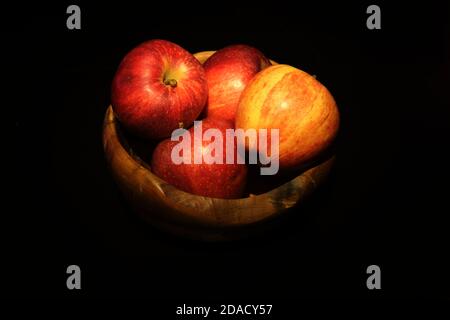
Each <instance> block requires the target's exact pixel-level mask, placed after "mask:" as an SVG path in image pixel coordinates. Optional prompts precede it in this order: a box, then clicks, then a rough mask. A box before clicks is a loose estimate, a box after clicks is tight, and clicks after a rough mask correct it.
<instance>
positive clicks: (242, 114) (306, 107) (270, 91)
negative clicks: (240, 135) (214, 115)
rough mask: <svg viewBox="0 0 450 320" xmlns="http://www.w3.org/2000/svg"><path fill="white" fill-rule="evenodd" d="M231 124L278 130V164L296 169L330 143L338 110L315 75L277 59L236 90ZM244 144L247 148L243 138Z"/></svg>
mask: <svg viewBox="0 0 450 320" xmlns="http://www.w3.org/2000/svg"><path fill="white" fill-rule="evenodd" d="M235 126H236V128H237V129H238V128H240V129H243V130H247V129H250V128H251V129H257V130H258V129H263V128H264V129H267V130H269V129H278V130H279V141H277V143H278V149H279V165H280V169H296V168H300V167H304V166H305V165H308V163H310V162H311V161H313V160H315V159H317V157H318V156H320V155H321V154H322V153H323V152H324V151H325V150H327V148H328V147H329V146H330V145H331V143H332V142H333V141H334V139H335V137H336V135H337V132H338V129H339V112H338V109H337V106H336V102H335V101H334V99H333V96H332V95H331V93H330V92H329V91H328V90H327V88H326V87H325V86H324V85H322V84H321V83H320V82H319V81H318V80H316V78H315V77H313V76H311V75H309V74H308V73H306V72H304V71H301V70H299V69H296V68H294V67H291V66H288V65H282V64H279V65H276V66H271V67H269V68H267V69H265V70H263V71H261V72H259V73H258V74H257V75H256V76H255V77H254V78H253V79H252V80H251V81H250V83H249V84H248V85H247V87H246V88H245V90H244V91H243V92H242V94H241V99H240V101H239V106H238V111H237V115H236V125H235ZM246 147H247V148H251V147H250V146H249V145H248V143H247V144H246ZM267 149H268V150H271V147H270V146H268V147H267Z"/></svg>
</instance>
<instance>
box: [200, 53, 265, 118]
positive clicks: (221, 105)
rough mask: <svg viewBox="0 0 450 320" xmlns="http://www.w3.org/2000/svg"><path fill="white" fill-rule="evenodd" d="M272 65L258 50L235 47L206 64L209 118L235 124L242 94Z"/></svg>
mask: <svg viewBox="0 0 450 320" xmlns="http://www.w3.org/2000/svg"><path fill="white" fill-rule="evenodd" d="M270 65H271V63H270V61H269V59H267V58H266V57H265V56H264V54H263V53H262V52H261V51H259V50H258V49H256V48H253V47H250V46H247V45H231V46H228V47H225V48H223V49H221V50H219V51H217V52H216V53H214V54H213V55H212V56H211V57H210V58H209V59H208V60H206V62H205V63H204V65H203V66H204V68H205V73H206V79H207V81H208V87H209V94H208V105H207V107H206V116H207V117H208V118H220V119H225V120H229V121H233V122H234V119H235V116H236V110H237V106H238V103H239V98H240V96H241V93H242V91H243V90H244V89H245V87H246V85H247V84H248V83H249V81H250V80H251V79H252V78H253V77H254V76H255V74H257V73H258V72H259V71H261V70H263V69H264V68H266V67H268V66H270Z"/></svg>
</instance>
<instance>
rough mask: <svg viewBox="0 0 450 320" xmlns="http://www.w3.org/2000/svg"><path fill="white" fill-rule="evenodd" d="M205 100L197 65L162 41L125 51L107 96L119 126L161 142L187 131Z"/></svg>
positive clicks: (203, 81) (202, 75) (204, 86)
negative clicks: (184, 129) (185, 129)
mask: <svg viewBox="0 0 450 320" xmlns="http://www.w3.org/2000/svg"><path fill="white" fill-rule="evenodd" d="M207 97H208V86H207V83H206V77H205V71H204V70H203V68H202V66H201V64H200V63H199V61H198V60H197V59H195V58H194V56H193V55H192V54H190V53H189V52H187V51H186V50H185V49H183V48H182V47H180V46H179V45H177V44H175V43H172V42H169V41H165V40H150V41H147V42H144V43H142V44H140V45H139V46H137V47H136V48H134V49H133V50H131V51H130V52H129V53H128V54H127V55H126V56H125V58H123V60H122V62H121V63H120V65H119V68H118V70H117V72H116V74H115V76H114V79H113V83H112V90H111V102H112V106H113V109H114V112H115V114H116V116H117V117H118V118H119V119H120V122H121V123H122V125H123V126H124V127H125V128H126V129H128V130H129V131H131V132H132V133H134V134H136V135H138V136H141V137H143V138H147V139H160V138H166V137H169V136H170V134H171V133H172V131H173V130H175V129H177V128H179V127H185V128H187V127H189V126H190V125H191V124H192V123H193V121H194V120H195V119H196V118H197V117H198V116H199V114H200V113H201V111H202V110H203V108H204V107H205V104H206V100H207Z"/></svg>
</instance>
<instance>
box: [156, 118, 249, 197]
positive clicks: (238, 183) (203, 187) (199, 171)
mask: <svg viewBox="0 0 450 320" xmlns="http://www.w3.org/2000/svg"><path fill="white" fill-rule="evenodd" d="M200 126H201V127H200ZM232 127H233V123H232V122H229V121H225V120H220V119H206V120H204V121H202V122H201V124H199V125H198V132H199V134H201V135H202V136H203V135H204V134H205V132H208V130H209V129H216V130H218V131H219V133H220V137H221V138H220V141H217V142H218V143H220V144H221V145H220V146H219V148H214V150H210V149H212V144H213V142H211V141H207V140H204V139H203V140H202V141H199V143H195V141H194V140H195V138H194V136H195V133H194V130H195V129H196V125H195V126H194V127H192V128H191V129H189V131H185V132H184V133H183V134H182V137H180V138H179V140H183V139H188V145H189V150H180V152H179V153H183V152H184V151H188V152H186V153H187V154H181V157H182V158H183V160H184V162H182V163H174V161H173V159H172V154H173V152H174V151H175V150H174V148H177V146H179V142H178V141H173V140H171V139H166V140H163V141H162V142H160V143H159V144H158V146H157V147H156V149H155V150H154V152H153V157H152V161H151V168H152V172H153V173H154V174H155V175H157V176H158V177H160V178H161V179H163V180H164V181H166V182H168V183H170V184H172V185H173V186H175V187H177V188H179V189H180V190H183V191H186V192H190V193H193V194H197V195H200V196H205V197H212V198H223V199H233V198H240V197H241V196H242V195H243V191H244V187H245V182H246V176H247V166H246V165H245V164H239V163H237V161H236V159H233V163H227V161H226V152H224V150H226V133H225V131H226V129H228V128H232ZM215 139H218V137H217V136H216V137H215ZM208 140H209V139H208ZM219 149H220V151H221V152H220V153H221V154H220V158H221V159H219V160H220V163H219V161H215V162H212V161H211V163H207V162H206V161H204V158H206V156H207V155H209V154H211V156H216V155H215V154H214V153H215V152H218V151H219ZM207 153H208V154H207ZM217 155H218V156H219V154H217ZM233 155H234V157H235V158H236V157H237V147H236V144H234V148H233ZM186 157H189V159H186ZM195 158H197V159H199V160H200V161H199V162H201V163H197V164H196V163H195ZM215 160H216V159H215Z"/></svg>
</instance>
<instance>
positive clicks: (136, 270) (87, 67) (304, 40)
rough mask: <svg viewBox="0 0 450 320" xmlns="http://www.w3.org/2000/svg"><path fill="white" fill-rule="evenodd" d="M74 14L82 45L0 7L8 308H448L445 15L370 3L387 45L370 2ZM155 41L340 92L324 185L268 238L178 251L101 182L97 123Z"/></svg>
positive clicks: (51, 13)
mask: <svg viewBox="0 0 450 320" xmlns="http://www.w3.org/2000/svg"><path fill="white" fill-rule="evenodd" d="M74 3H77V4H78V5H80V7H81V12H82V21H81V24H82V28H81V30H67V28H66V18H67V14H66V13H65V11H66V8H67V5H69V4H72V3H67V4H64V3H63V4H58V5H56V4H55V5H49V4H48V5H44V4H34V5H33V6H27V5H22V4H19V5H15V6H14V7H4V8H3V13H4V17H5V19H3V20H2V30H1V32H2V38H3V41H4V43H5V39H6V45H3V46H2V56H3V57H2V62H3V63H2V68H3V70H4V72H3V81H2V92H3V97H4V99H3V101H4V106H3V117H2V119H3V122H4V123H7V124H8V125H7V126H6V125H5V126H4V127H5V128H6V129H7V133H6V135H5V137H6V139H5V141H6V142H7V143H6V144H5V148H9V150H13V152H6V151H5V155H7V156H5V157H4V159H3V160H5V159H6V161H7V165H5V166H4V168H5V172H4V177H5V178H4V179H3V182H4V186H5V187H4V190H7V191H6V192H4V193H3V194H4V195H3V196H4V197H5V201H4V202H3V209H2V213H3V215H4V217H5V218H8V219H6V221H7V223H5V224H4V225H5V226H6V229H7V230H6V232H4V233H3V237H4V240H3V245H4V253H5V257H6V258H5V259H2V260H3V261H2V264H3V267H5V266H6V268H7V272H8V273H5V274H6V275H7V276H6V278H7V279H6V280H7V284H8V285H7V286H2V290H3V293H4V294H5V295H7V296H26V297H31V298H34V297H67V298H72V297H151V298H164V299H173V301H176V302H181V303H189V302H202V303H207V302H209V301H212V302H219V303H224V302H241V303H243V302H253V303H274V304H275V305H276V303H275V301H278V299H280V298H290V299H297V298H301V297H328V298H342V297H352V298H383V297H388V298H393V297H398V298H403V297H447V298H448V297H449V286H448V282H447V281H448V275H447V274H446V272H445V271H446V270H447V271H448V264H447V263H446V261H445V260H446V256H448V243H449V242H448V240H449V239H448V238H449V237H448V224H447V218H446V216H447V215H448V214H449V210H448V208H447V203H446V202H447V201H446V196H447V194H448V182H447V181H448V180H447V177H446V176H447V174H448V169H447V167H448V163H449V162H448V160H449V157H448V155H447V149H448V146H449V143H448V140H447V139H448V129H449V119H450V111H449V110H450V103H449V102H450V101H449V94H448V91H449V39H450V34H449V16H448V14H449V12H450V10H449V8H448V5H446V4H439V5H438V3H435V4H433V3H430V2H427V3H426V4H421V5H415V4H412V3H410V2H408V3H401V4H398V5H397V6H394V5H392V4H390V5H388V4H385V3H378V4H379V5H380V7H381V12H382V29H381V30H368V29H367V28H366V19H367V16H368V15H367V14H366V8H367V6H368V5H369V4H372V3H370V2H367V3H364V2H363V3H359V4H356V3H349V4H342V3H339V4H327V3H322V2H321V3H317V4H311V3H309V4H302V3H299V4H297V5H295V6H294V5H293V4H287V3H282V2H274V3H272V4H263V3H259V4H253V5H250V4H247V5H245V6H244V5H243V4H242V3H232V2H226V3H225V2H224V3H219V2H214V3H212V2H211V3H206V2H205V3H201V2H192V3H189V4H183V5H181V4H178V3H175V2H170V1H164V2H158V3H151V2H148V3H147V5H143V4H138V3H135V4H132V3H130V2H129V1H127V2H123V3H118V4H112V3H104V4H97V5H95V6H94V5H93V4H90V3H87V2H74ZM152 38H162V39H167V40H170V41H173V42H175V43H177V44H179V45H181V46H183V47H184V48H185V49H187V50H189V51H190V52H197V51H203V50H214V49H220V48H221V47H224V46H226V45H229V44H234V43H245V44H249V45H252V46H255V47H257V48H259V49H260V50H261V51H263V52H264V53H265V54H266V55H267V56H268V57H270V58H272V59H274V60H276V61H279V62H283V63H286V64H290V65H293V66H296V67H299V68H301V69H303V70H305V71H307V72H309V73H311V74H316V75H317V76H318V79H319V80H320V81H321V82H322V83H324V84H325V85H326V86H327V88H328V89H329V90H330V91H331V92H332V93H333V95H334V97H335V99H336V101H337V103H338V106H339V108H340V112H341V120H342V126H341V130H340V135H339V138H338V152H337V156H338V157H337V163H336V166H335V168H334V170H333V173H332V175H331V177H330V179H329V181H328V182H327V183H326V185H324V186H323V188H321V189H320V190H319V191H318V192H317V193H316V194H315V195H314V197H313V198H312V199H310V201H309V202H308V203H307V204H305V205H304V206H302V207H300V208H298V210H297V211H296V212H293V213H292V214H291V215H288V216H287V217H286V218H284V219H281V220H279V221H276V223H275V229H274V231H273V232H269V233H267V234H265V235H264V236H263V237H258V238H255V239H251V240H248V241H241V242H236V243H228V244H205V243H198V242H193V241H186V240H180V239H177V238H173V237H171V236H168V235H166V234H163V233H160V232H159V231H157V230H154V229H153V228H152V227H150V226H148V225H146V224H145V223H144V222H142V221H141V220H140V219H139V218H138V217H136V216H135V215H134V214H133V213H132V212H131V210H130V209H129V207H128V205H127V203H126V202H125V200H124V199H123V198H122V196H121V194H120V192H119V191H118V189H117V187H116V185H115V184H114V182H113V181H112V179H111V177H110V175H109V172H108V171H107V168H106V162H105V160H104V155H103V149H102V144H101V129H102V120H103V116H104V112H105V110H106V108H107V106H108V105H109V103H110V100H109V99H110V98H109V94H110V92H109V90H110V84H111V80H112V77H113V75H114V72H115V69H116V68H117V66H118V64H119V62H120V60H121V59H122V57H123V56H124V55H125V54H126V53H127V52H128V51H129V50H130V49H132V48H133V47H134V46H136V45H137V44H139V43H140V42H142V41H144V40H148V39H152ZM11 84H13V85H12V86H11ZM12 135H14V137H13V138H12V137H11V136H12ZM11 141H12V145H10V143H11ZM11 190H12V192H11ZM10 221H11V223H10ZM70 264H78V265H80V267H81V270H82V290H81V291H69V290H67V289H66V284H65V281H66V277H67V275H66V267H67V266H68V265H70ZM371 264H377V265H379V266H380V267H381V270H382V290H379V291H376V290H375V291H369V290H367V288H366V279H367V274H366V268H367V266H369V265H371ZM283 308H285V309H281V307H280V308H279V309H278V312H281V311H282V310H284V311H286V310H287V309H286V308H288V306H286V305H285V306H284V307H283ZM291 308H292V307H291ZM163 311H164V312H168V314H171V313H172V312H174V311H173V310H172V309H164V310H163Z"/></svg>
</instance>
